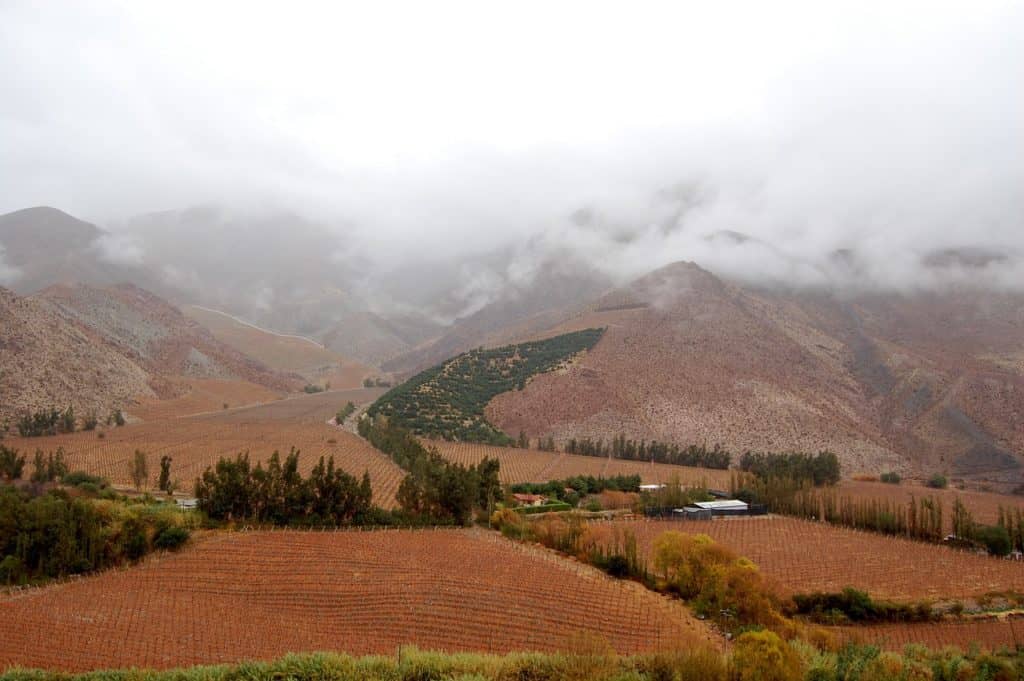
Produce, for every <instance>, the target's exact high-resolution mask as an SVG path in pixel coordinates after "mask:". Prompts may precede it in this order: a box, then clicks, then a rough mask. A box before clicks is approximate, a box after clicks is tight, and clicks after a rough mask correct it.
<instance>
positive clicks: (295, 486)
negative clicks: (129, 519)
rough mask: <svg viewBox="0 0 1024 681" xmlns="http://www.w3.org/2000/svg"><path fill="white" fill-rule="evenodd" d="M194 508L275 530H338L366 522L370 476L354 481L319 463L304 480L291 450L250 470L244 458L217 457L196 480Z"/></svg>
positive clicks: (369, 507)
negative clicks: (291, 527) (297, 526)
mask: <svg viewBox="0 0 1024 681" xmlns="http://www.w3.org/2000/svg"><path fill="white" fill-rule="evenodd" d="M195 496H196V499H197V500H198V505H199V508H200V509H201V510H202V511H204V512H205V513H206V514H207V516H208V517H210V518H211V519H214V520H224V521H241V520H251V521H255V522H265V523H273V524H278V525H289V524H312V525H343V524H359V523H363V522H366V520H367V517H368V516H370V515H371V513H372V510H373V490H372V488H371V487H370V476H369V474H368V473H363V477H362V480H357V479H356V478H355V477H353V476H352V475H349V474H348V473H346V472H345V471H343V470H341V469H340V468H336V467H335V465H334V457H333V456H332V457H329V458H328V459H327V460H326V461H325V460H324V457H320V461H319V462H318V463H317V465H316V466H314V467H313V470H312V471H311V472H310V474H309V476H308V477H305V478H304V477H303V476H302V474H301V473H300V472H299V451H298V450H297V449H295V448H294V447H292V449H291V451H290V452H289V453H288V455H287V456H285V458H284V461H283V462H282V461H281V456H280V454H279V453H278V452H276V451H275V452H274V453H273V454H272V455H271V457H270V460H269V461H268V462H267V466H266V468H264V466H263V463H262V462H257V464H256V466H255V467H254V466H252V465H251V464H250V462H249V455H248V453H245V454H239V455H238V456H236V457H235V458H234V459H230V458H221V459H220V460H219V461H218V462H217V463H216V464H215V465H214V466H211V467H208V468H207V469H206V470H205V471H203V474H202V476H201V477H200V478H199V479H198V480H196V484H195Z"/></svg>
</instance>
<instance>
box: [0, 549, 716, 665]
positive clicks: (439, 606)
mask: <svg viewBox="0 0 1024 681" xmlns="http://www.w3.org/2000/svg"><path fill="white" fill-rule="evenodd" d="M594 636H599V637H601V638H603V639H605V640H607V642H608V643H609V644H611V646H612V647H613V648H614V649H615V650H616V651H618V652H620V653H637V652H646V651H653V650H659V649H664V648H668V647H680V646H685V647H693V646H696V645H699V644H702V643H705V644H709V645H713V646H718V645H720V644H719V639H718V638H717V637H716V635H715V634H713V633H712V632H711V631H710V630H709V629H708V628H707V627H706V625H705V624H704V623H703V622H700V621H698V620H697V619H695V618H694V617H693V616H692V615H691V614H690V613H689V611H688V610H687V609H686V608H685V607H684V606H683V605H682V604H681V603H680V602H679V601H675V600H671V599H667V598H664V597H661V596H658V595H656V594H653V593H652V592H650V591H647V590H646V589H644V588H643V587H642V586H640V585H639V584H636V583H633V582H628V581H619V580H614V579H612V578H610V577H607V576H605V575H604V574H603V573H600V572H599V571H597V570H595V569H593V568H590V567H588V566H585V565H581V564H579V563H576V562H574V561H571V560H567V559H563V558H561V557H559V556H557V555H555V554H553V553H551V552H548V551H545V550H543V549H539V548H535V547H531V546H527V545H522V544H517V543H513V542H511V541H508V540H505V539H504V538H502V537H501V536H500V535H498V534H496V533H492V532H487V531H482V530H389V531H376V532H358V531H348V532H295V531H284V532H281V531H278V532H253V533H220V534H217V535H214V536H212V537H209V538H206V539H201V540H199V541H198V542H197V544H196V545H195V546H193V547H191V548H187V549H185V550H184V551H182V552H181V553H177V554H166V555H164V556H161V557H158V558H154V559H152V560H150V561H148V562H146V563H144V564H143V565H141V566H137V567H135V568H131V569H127V570H115V571H110V572H106V573H103V574H100V575H97V576H93V577H88V578H85V579H82V580H79V581H74V582H69V583H65V584H59V585H54V586H50V587H47V588H44V589H39V590H34V591H30V592H27V593H23V594H18V595H13V596H5V597H0V641H2V642H3V643H2V645H0V668H5V667H8V666H11V665H21V666H26V667H44V668H51V669H63V670H69V671H84V670H92V669H102V668H110V667H129V666H138V667H150V668H169V667H178V666H185V665H195V664H211V663H220V662H231V661H238V660H245V659H263V658H273V657H277V656H280V655H283V654H285V653H287V652H302V651H314V650H334V651H345V652H349V653H354V654H369V653H379V654H394V652H395V650H396V649H397V647H398V646H400V645H416V646H418V647H420V648H422V649H433V650H446V651H460V650H463V651H490V652H510V651H523V650H527V651H529V650H534V651H558V650H564V649H572V648H573V646H574V645H577V644H576V643H574V640H575V641H579V640H580V639H581V638H586V637H590V638H592V637H594Z"/></svg>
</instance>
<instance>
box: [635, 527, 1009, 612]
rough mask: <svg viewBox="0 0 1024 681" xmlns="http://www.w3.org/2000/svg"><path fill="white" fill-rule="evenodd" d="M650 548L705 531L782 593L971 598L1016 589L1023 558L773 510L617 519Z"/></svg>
mask: <svg viewBox="0 0 1024 681" xmlns="http://www.w3.org/2000/svg"><path fill="white" fill-rule="evenodd" d="M615 525H617V526H620V527H628V528H629V529H631V530H632V531H633V532H634V534H635V535H636V538H637V541H638V543H639V544H640V546H641V550H642V551H644V552H646V553H647V554H648V555H649V554H650V551H651V548H652V546H653V543H654V540H655V538H656V537H657V536H658V535H660V534H661V533H662V532H665V531H668V530H676V531H679V532H685V533H690V534H698V533H702V534H707V535H709V536H710V537H712V538H713V539H715V540H716V541H718V542H720V543H722V544H724V545H726V546H728V547H729V548H731V549H732V550H733V551H735V552H736V553H738V554H739V555H741V556H746V557H747V558H750V559H751V560H752V561H754V563H756V564H757V565H758V566H759V567H760V569H761V571H762V572H763V573H764V574H765V575H766V576H767V577H768V578H770V579H771V580H772V581H773V582H775V583H776V584H777V585H778V586H779V588H780V590H781V591H782V592H783V593H809V592H813V591H839V590H841V589H842V588H843V587H846V586H853V587H856V588H858V589H863V590H866V591H868V593H870V594H871V595H872V596H874V597H878V598H883V599H892V600H897V601H918V600H931V599H941V598H971V597H974V596H981V595H983V594H985V593H988V592H993V591H1002V592H1005V591H1010V590H1016V591H1024V565H1022V564H1021V563H1020V562H1017V561H1011V560H1004V559H999V558H989V557H986V556H978V555H975V554H971V553H965V552H962V551H955V550H953V549H951V548H948V547H945V546H939V545H935V544H925V543H921V542H914V541H909V540H906V539H897V538H894V537H887V536H884V535H880V534H875V533H870V532H858V531H856V530H849V529H846V528H841V527H835V526H832V525H826V524H824V523H814V522H808V521H804V520H797V519H794V518H784V517H781V516H761V517H735V518H719V519H715V520H710V521H699V522H695V521H667V520H641V521H621V522H616V523H615Z"/></svg>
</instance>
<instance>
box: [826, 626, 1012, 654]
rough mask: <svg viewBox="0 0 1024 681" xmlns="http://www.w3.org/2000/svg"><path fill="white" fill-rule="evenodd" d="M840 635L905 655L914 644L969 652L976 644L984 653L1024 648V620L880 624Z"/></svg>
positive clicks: (844, 630) (842, 632)
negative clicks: (984, 650) (955, 647)
mask: <svg viewBox="0 0 1024 681" xmlns="http://www.w3.org/2000/svg"><path fill="white" fill-rule="evenodd" d="M839 631H840V633H841V634H842V635H843V636H844V637H846V638H848V639H850V640H853V641H858V642H862V643H875V644H878V645H880V646H882V647H883V648H886V649H888V650H895V651H901V650H903V648H904V647H905V646H907V645H908V644H911V643H916V644H921V645H925V646H928V647H929V648H935V649H938V648H943V647H945V646H957V647H958V648H962V649H965V650H966V649H967V648H969V647H970V646H971V644H973V643H976V644H978V646H979V647H980V648H982V649H986V650H998V649H999V648H1002V647H1003V646H1006V647H1007V648H1009V649H1010V650H1014V649H1015V648H1016V647H1017V646H1019V645H1024V620H1021V619H1013V618H1006V619H1001V620H997V619H984V620H964V621H955V620H954V621H950V622H932V623H925V624H880V625H875V626H866V627H841V628H839Z"/></svg>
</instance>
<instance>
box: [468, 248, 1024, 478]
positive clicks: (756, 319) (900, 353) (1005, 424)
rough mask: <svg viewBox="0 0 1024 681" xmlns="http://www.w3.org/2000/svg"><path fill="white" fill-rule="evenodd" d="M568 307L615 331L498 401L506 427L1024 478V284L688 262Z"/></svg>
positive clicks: (498, 418)
mask: <svg viewBox="0 0 1024 681" xmlns="http://www.w3.org/2000/svg"><path fill="white" fill-rule="evenodd" d="M566 317H567V318H566V319H565V320H564V321H563V322H562V323H560V324H558V325H555V326H553V327H551V328H550V329H549V330H548V333H551V334H554V333H562V332H565V331H567V330H572V329H575V328H585V327H591V326H597V325H602V326H607V327H608V331H607V332H606V334H605V336H604V337H603V338H602V340H601V341H600V342H599V343H598V344H597V346H596V347H595V348H594V349H593V350H592V351H591V352H590V353H588V354H587V355H586V356H585V357H584V358H583V359H582V360H581V361H580V362H579V364H578V365H576V366H574V367H573V368H571V369H570V370H569V371H567V372H564V373H562V374H548V375H544V376H540V377H538V378H537V379H535V380H534V381H531V383H530V384H529V385H527V387H526V389H525V390H523V391H519V392H511V393H506V394H503V395H501V396H499V397H498V398H496V399H495V400H494V401H492V403H491V404H490V406H489V407H488V410H487V415H488V418H489V419H490V420H491V421H492V422H493V423H495V424H497V425H499V426H500V427H502V428H503V429H504V430H505V431H506V432H510V433H518V432H519V430H520V429H522V430H525V431H526V433H527V434H528V435H530V436H532V437H538V436H547V435H553V436H555V437H556V438H563V439H564V438H569V437H580V436H590V437H604V438H608V437H611V436H612V435H614V434H617V433H620V432H623V433H626V434H627V435H628V436H631V437H635V438H648V439H650V438H657V439H661V440H672V441H676V442H681V443H689V442H708V443H715V442H719V443H722V444H723V445H725V446H726V447H728V448H730V449H732V450H734V451H737V452H742V451H744V450H747V449H753V450H775V451H778V450H786V449H800V450H810V451H814V450H817V449H822V448H829V449H832V450H833V451H836V452H837V453H838V454H839V456H840V457H841V459H842V461H843V464H844V470H845V471H846V472H847V473H851V474H852V473H856V472H872V473H878V472H881V471H884V470H897V471H901V472H904V473H910V474H918V475H923V474H927V473H929V472H931V471H936V470H942V471H945V472H947V473H949V474H951V475H955V476H962V477H974V478H984V479H988V480H992V481H996V482H1004V483H1006V484H1012V483H1017V482H1019V481H1021V480H1022V478H1024V476H1022V468H1021V462H1022V456H1021V453H1022V452H1024V376H1022V368H1024V362H1022V350H1021V349H1022V348H1024V298H1021V297H1019V296H1013V295H995V294H988V293H981V292H959V293H946V294H927V295H924V294H921V295H913V296H898V295H892V296H882V295H874V296H858V297H849V298H847V297H843V296H840V295H835V294H830V293H810V292H806V291H804V292H793V291H788V292H787V291H779V290H773V291H767V290H758V289H755V288H750V287H742V286H739V285H735V284H730V283H728V282H725V281H723V280H721V279H719V278H717V277H715V276H714V275H712V274H711V273H709V272H707V271H705V270H703V269H701V268H700V267H698V266H696V265H693V264H689V263H678V264H675V265H670V266H668V267H665V268H662V269H660V270H657V271H655V272H653V273H652V274H650V275H648V276H646V277H643V278H641V279H639V280H637V281H636V282H634V283H633V284H632V285H630V286H627V287H625V288H623V289H619V290H616V291H614V292H612V293H609V294H607V295H605V296H603V297H602V298H600V299H599V300H598V301H596V302H595V303H594V304H592V305H590V306H589V308H588V309H587V310H586V311H584V312H583V313H578V314H569V315H566Z"/></svg>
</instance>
